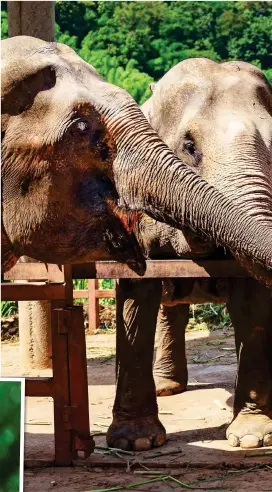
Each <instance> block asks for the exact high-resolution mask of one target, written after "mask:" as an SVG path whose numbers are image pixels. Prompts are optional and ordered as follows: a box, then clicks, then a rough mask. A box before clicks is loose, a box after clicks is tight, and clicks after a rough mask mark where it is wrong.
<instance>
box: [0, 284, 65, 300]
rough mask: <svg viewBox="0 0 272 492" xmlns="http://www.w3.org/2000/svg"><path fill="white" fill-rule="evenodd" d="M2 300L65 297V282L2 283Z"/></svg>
mask: <svg viewBox="0 0 272 492" xmlns="http://www.w3.org/2000/svg"><path fill="white" fill-rule="evenodd" d="M1 295H2V301H42V300H45V301H51V300H56V299H64V298H65V285H64V284H35V283H32V284H31V283H28V284H17V283H16V284H1Z"/></svg>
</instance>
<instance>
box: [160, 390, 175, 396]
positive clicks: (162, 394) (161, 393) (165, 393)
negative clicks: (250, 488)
mask: <svg viewBox="0 0 272 492" xmlns="http://www.w3.org/2000/svg"><path fill="white" fill-rule="evenodd" d="M172 395H173V391H171V390H170V389H163V390H158V391H157V396H172Z"/></svg>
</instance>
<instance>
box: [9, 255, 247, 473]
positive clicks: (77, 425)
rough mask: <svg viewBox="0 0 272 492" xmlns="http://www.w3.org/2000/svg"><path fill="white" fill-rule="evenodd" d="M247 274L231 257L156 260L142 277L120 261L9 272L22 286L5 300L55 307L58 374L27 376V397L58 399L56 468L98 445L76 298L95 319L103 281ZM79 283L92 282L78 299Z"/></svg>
mask: <svg viewBox="0 0 272 492" xmlns="http://www.w3.org/2000/svg"><path fill="white" fill-rule="evenodd" d="M245 276H248V275H247V273H246V272H245V271H244V270H243V269H242V268H241V267H240V266H239V265H238V264H237V263H236V262H235V261H234V260H231V259H224V260H201V261H191V260H152V261H151V260H150V261H147V269H146V273H145V275H144V276H143V277H138V275H137V274H136V273H134V272H133V271H132V270H130V269H129V267H128V266H127V265H124V264H121V263H117V262H114V261H103V262H95V263H85V264H77V265H64V266H62V265H51V264H50V265H49V264H44V263H17V264H16V265H15V267H14V268H13V269H12V270H10V271H9V272H7V273H6V274H5V275H4V279H5V280H9V281H13V282H14V281H16V283H13V282H12V283H4V284H2V300H17V301H27V300H48V301H50V304H51V337H52V365H53V376H52V377H50V378H26V396H30V397H34V396H36V397H37V396H38V397H51V398H53V401H54V427H55V431H54V438H55V464H56V465H63V466H64V465H70V464H71V463H72V462H73V460H75V459H77V458H78V457H81V454H83V455H84V457H85V458H86V457H88V456H89V455H90V454H91V453H92V451H93V449H94V445H95V444H94V440H93V437H92V436H91V435H90V428H89V405H88V383H87V364H86V343H85V332H84V320H83V308H82V306H74V305H73V298H74V297H78V296H80V297H83V296H87V295H88V297H89V312H90V315H92V314H93V315H94V313H95V309H96V303H97V300H98V298H99V297H105V295H103V291H99V290H98V288H97V287H98V285H97V280H98V279H103V278H111V279H118V278H138V279H139V278H180V277H182V278H187V279H188V278H195V279H197V278H222V279H226V278H237V277H245ZM73 279H88V292H87V293H86V291H79V293H78V294H77V295H76V296H75V294H74V293H75V292H76V291H73ZM20 281H21V282H22V283H20ZM26 281H28V282H27V283H23V282H26ZM100 292H101V294H100ZM113 293H114V291H112V290H111V291H109V292H107V294H106V296H107V297H108V296H111V297H112V294H113ZM83 294H84V295H83ZM188 302H189V301H188ZM90 306H91V311H90ZM90 323H91V320H90ZM79 381H80V384H79Z"/></svg>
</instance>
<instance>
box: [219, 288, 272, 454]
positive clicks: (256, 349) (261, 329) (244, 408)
mask: <svg viewBox="0 0 272 492" xmlns="http://www.w3.org/2000/svg"><path fill="white" fill-rule="evenodd" d="M228 309H229V314H230V317H231V320H232V323H233V325H234V328H235V337H236V349H237V356H238V373H237V378H236V388H235V400H234V419H233V421H232V423H231V424H230V426H229V428H228V430H227V438H228V442H229V444H230V445H231V446H239V445H240V446H241V447H242V448H256V447H260V446H271V445H272V298H271V292H270V291H269V290H268V289H266V288H265V287H264V286H262V285H261V284H259V283H258V282H256V281H255V280H253V279H245V280H243V279H240V280H237V281H236V282H235V285H234V287H233V290H232V293H231V295H230V299H229V302H228Z"/></svg>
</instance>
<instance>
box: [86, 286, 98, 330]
mask: <svg viewBox="0 0 272 492" xmlns="http://www.w3.org/2000/svg"><path fill="white" fill-rule="evenodd" d="M96 289H98V280H97V279H95V280H88V292H89V297H88V307H89V309H88V312H89V333H93V332H94V331H95V330H97V328H98V327H99V324H100V320H99V299H97V298H96V295H95V291H96Z"/></svg>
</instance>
